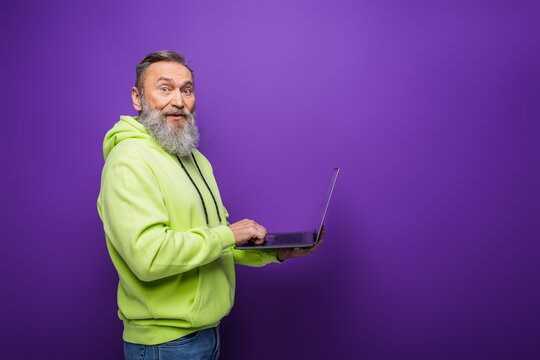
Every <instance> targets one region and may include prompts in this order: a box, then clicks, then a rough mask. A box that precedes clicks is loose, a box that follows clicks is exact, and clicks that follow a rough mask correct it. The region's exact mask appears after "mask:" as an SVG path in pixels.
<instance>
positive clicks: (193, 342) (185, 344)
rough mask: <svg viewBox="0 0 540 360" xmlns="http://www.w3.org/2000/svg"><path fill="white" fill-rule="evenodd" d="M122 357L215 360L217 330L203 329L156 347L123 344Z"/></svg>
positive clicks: (156, 359) (131, 358)
mask: <svg viewBox="0 0 540 360" xmlns="http://www.w3.org/2000/svg"><path fill="white" fill-rule="evenodd" d="M124 357H125V359H126V360H184V359H186V360H188V359H189V360H192V359H193V360H199V359H200V360H216V359H217V358H218V357H219V329H218V328H217V327H215V328H210V329H204V330H201V331H197V332H195V333H193V334H189V335H186V336H184V337H181V338H178V339H176V340H173V341H169V342H166V343H163V344H158V345H141V344H132V343H128V342H124Z"/></svg>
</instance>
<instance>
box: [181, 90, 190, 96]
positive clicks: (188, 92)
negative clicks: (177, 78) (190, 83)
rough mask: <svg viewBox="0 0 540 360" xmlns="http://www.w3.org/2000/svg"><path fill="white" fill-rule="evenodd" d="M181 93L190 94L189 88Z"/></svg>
mask: <svg viewBox="0 0 540 360" xmlns="http://www.w3.org/2000/svg"><path fill="white" fill-rule="evenodd" d="M183 93H184V94H187V95H190V94H191V89H184V90H183Z"/></svg>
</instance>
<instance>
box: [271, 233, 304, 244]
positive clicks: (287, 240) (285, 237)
mask: <svg viewBox="0 0 540 360" xmlns="http://www.w3.org/2000/svg"><path fill="white" fill-rule="evenodd" d="M302 237H304V234H303V233H283V234H276V236H275V237H274V241H273V243H274V244H291V243H294V242H300V241H301V240H302Z"/></svg>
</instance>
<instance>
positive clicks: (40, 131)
mask: <svg viewBox="0 0 540 360" xmlns="http://www.w3.org/2000/svg"><path fill="white" fill-rule="evenodd" d="M448 3H450V4H444V3H438V2H437V3H435V2H432V1H409V2H403V1H397V0H383V1H381V0H368V1H352V0H351V1H294V2H291V1H284V0H279V1H271V2H270V1H239V0H234V1H226V2H218V1H215V2H208V1H197V2H195V1H193V2H179V1H160V2H153V3H152V2H148V1H145V2H143V1H139V2H137V1H129V2H127V1H126V2H123V3H120V2H114V3H109V2H106V1H98V2H77V1H48V2H39V3H38V2H33V1H18V2H15V1H11V2H2V5H0V14H1V15H0V20H1V22H0V23H1V24H2V25H0V26H1V27H2V29H1V30H2V31H1V35H0V37H1V39H2V56H1V61H2V64H1V65H2V80H3V81H2V83H3V86H2V96H1V102H2V103H1V105H2V110H3V112H4V113H3V115H2V125H3V128H4V131H3V134H4V135H3V137H2V141H1V142H0V146H1V148H0V151H1V154H2V163H3V169H4V170H3V171H2V177H1V178H2V188H3V189H4V191H3V199H4V201H3V206H2V209H3V210H2V227H3V229H4V231H3V235H2V252H1V253H2V255H1V256H2V261H1V262H0V264H1V265H0V266H1V268H0V271H1V273H2V282H3V289H2V292H1V294H2V295H1V299H2V304H1V305H2V309H3V312H4V314H3V317H2V329H3V330H2V335H1V338H2V343H3V344H5V346H4V347H3V348H2V358H5V359H31V358H38V357H39V358H41V359H49V358H50V359H52V358H55V359H120V358H121V357H122V342H121V331H122V325H121V322H120V321H119V320H118V319H117V315H116V309H117V307H116V284H117V275H116V272H115V270H114V268H113V266H112V263H111V261H110V259H109V257H108V253H107V251H106V246H105V238H104V235H103V230H102V225H101V222H100V220H99V217H98V214H97V210H96V199H97V196H98V191H99V181H100V173H101V168H102V166H103V157H102V151H101V144H102V139H103V136H104V135H105V132H106V131H107V130H108V129H109V128H110V127H111V126H112V125H113V124H114V123H115V122H116V121H117V120H118V117H119V116H120V115H121V114H131V115H133V114H135V112H134V110H133V108H132V106H131V99H130V87H131V86H132V84H133V82H134V79H135V71H134V68H135V66H136V64H137V63H138V62H139V61H140V60H141V59H142V57H143V56H145V55H146V54H148V53H150V52H152V51H156V50H162V49H174V50H178V51H180V52H182V53H184V54H185V55H186V57H187V58H188V61H189V63H190V64H191V66H192V67H193V68H194V70H195V77H196V95H197V113H198V120H199V124H200V129H201V133H202V141H201V146H200V148H201V150H202V151H203V153H205V154H206V155H207V157H208V158H209V159H210V160H211V161H212V163H213V166H214V171H215V174H216V177H217V180H218V182H219V184H220V188H221V194H222V197H223V200H224V202H225V204H226V206H227V207H228V210H229V212H230V213H231V220H233V221H236V220H240V219H242V218H245V217H249V218H253V219H255V220H257V221H259V222H260V223H262V224H263V225H265V226H267V227H268V228H269V229H270V230H294V229H299V230H301V229H304V228H306V227H307V228H309V227H311V224H312V218H313V216H314V215H315V213H316V212H317V211H314V209H317V207H318V204H319V202H320V198H321V196H323V193H324V191H325V187H326V183H327V182H328V175H329V174H330V170H331V169H332V168H333V167H334V166H340V167H341V168H342V177H341V179H340V180H339V182H338V186H337V190H336V193H335V202H334V203H333V207H332V209H331V212H330V214H329V218H328V222H327V232H326V241H325V244H324V246H323V247H322V248H321V250H320V251H318V252H317V253H315V254H313V255H311V256H309V257H305V258H302V259H298V260H292V261H287V263H286V264H284V265H281V266H280V265H270V266H267V267H265V268H261V269H252V268H244V267H239V268H238V291H237V297H236V305H235V308H234V309H233V311H232V313H231V315H230V316H228V317H227V318H226V319H225V320H224V321H223V323H222V328H221V330H222V336H223V337H222V340H223V344H222V359H276V358H282V359H296V358H306V359H307V358H312V359H343V358H358V359H409V358H410V359H412V358H414V359H538V358H540V348H539V346H538V341H539V336H540V330H539V326H540V325H539V324H540V310H539V306H538V304H540V288H539V286H538V281H539V280H538V279H539V275H540V261H539V251H540V245H539V241H538V240H539V235H540V226H539V224H540V221H538V217H539V212H540V206H539V204H540V191H539V187H538V184H539V181H540V169H539V152H540V151H539V150H538V140H537V138H538V135H539V130H540V125H539V119H540V65H539V64H540V25H539V24H540V6H539V5H538V2H536V4H534V2H532V1H531V2H525V1H522V2H519V1H518V2H516V1H474V2H471V1H452V2H448ZM6 230H7V231H6Z"/></svg>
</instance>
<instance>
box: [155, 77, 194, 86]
mask: <svg viewBox="0 0 540 360" xmlns="http://www.w3.org/2000/svg"><path fill="white" fill-rule="evenodd" d="M161 81H169V82H172V83H174V79H173V78H171V77H168V76H161V77H160V78H159V79H158V80H157V82H158V83H159V82H161ZM187 85H191V86H193V81H191V80H188V81H185V82H184V83H183V84H181V86H180V87H181V88H183V87H184V86H187Z"/></svg>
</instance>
